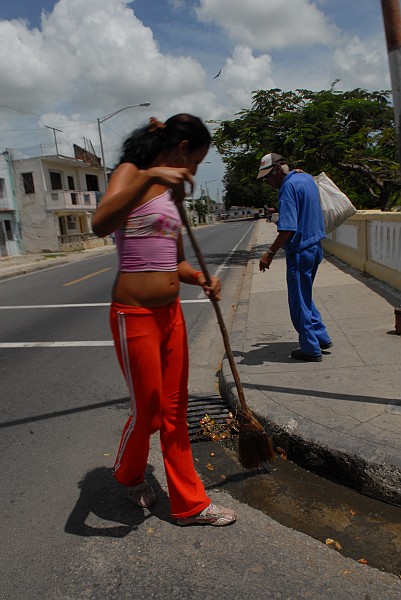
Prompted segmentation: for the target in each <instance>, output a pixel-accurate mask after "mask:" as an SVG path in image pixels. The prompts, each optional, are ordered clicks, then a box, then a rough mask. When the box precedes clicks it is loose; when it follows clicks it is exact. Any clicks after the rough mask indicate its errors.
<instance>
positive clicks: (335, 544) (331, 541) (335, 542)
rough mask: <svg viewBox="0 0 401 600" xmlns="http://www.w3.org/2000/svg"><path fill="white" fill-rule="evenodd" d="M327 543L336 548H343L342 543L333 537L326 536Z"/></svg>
mask: <svg viewBox="0 0 401 600" xmlns="http://www.w3.org/2000/svg"><path fill="white" fill-rule="evenodd" d="M326 545H327V546H330V548H335V549H336V550H342V546H341V544H340V543H339V542H337V541H336V540H332V539H331V538H326Z"/></svg>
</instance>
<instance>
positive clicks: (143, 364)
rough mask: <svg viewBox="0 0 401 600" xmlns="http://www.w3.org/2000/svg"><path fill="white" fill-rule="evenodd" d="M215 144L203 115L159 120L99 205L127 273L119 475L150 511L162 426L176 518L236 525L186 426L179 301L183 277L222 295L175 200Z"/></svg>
mask: <svg viewBox="0 0 401 600" xmlns="http://www.w3.org/2000/svg"><path fill="white" fill-rule="evenodd" d="M210 142H211V137H210V134H209V131H208V130H207V128H206V127H205V125H204V124H203V123H202V121H201V120H200V119H198V117H194V116H192V115H188V114H178V115H175V116H173V117H171V118H170V119H168V120H167V121H166V122H165V123H161V122H159V121H157V120H156V119H153V118H152V119H151V120H150V122H149V124H148V125H147V126H145V127H143V128H140V129H138V130H136V131H134V132H133V133H132V135H131V136H130V137H129V138H128V139H127V140H126V141H125V143H124V145H123V150H122V156H121V158H120V161H119V164H118V166H117V168H116V169H115V171H114V173H113V175H112V177H111V180H110V183H109V186H108V189H107V191H106V193H105V195H104V197H103V199H102V201H101V203H100V204H99V207H98V208H97V210H96V213H95V215H94V219H93V231H94V232H95V233H96V234H97V235H99V236H105V235H108V234H110V233H113V232H114V233H115V240H116V246H117V252H118V257H119V272H118V275H117V278H116V281H115V284H114V288H113V297H112V304H111V309H110V323H111V329H112V333H113V337H114V342H115V347H116V352H117V356H118V360H119V363H120V366H121V369H122V371H123V373H124V376H125V379H126V381H127V385H128V388H129V392H130V397H131V410H130V415H129V418H128V420H127V422H126V424H125V426H124V429H123V433H122V437H121V442H120V446H119V450H118V454H117V458H116V461H115V464H114V476H115V478H116V479H117V481H119V482H120V483H121V484H123V485H124V486H126V487H127V491H128V496H129V498H130V499H131V500H132V501H133V502H135V503H136V504H138V505H139V506H141V507H149V506H151V505H152V504H153V503H154V502H155V501H156V496H155V493H154V491H153V489H152V488H151V486H150V484H149V483H148V482H147V481H146V480H145V470H146V465H147V459H148V453H149V446H150V436H151V434H152V433H154V432H156V431H158V430H159V431H160V444H161V449H162V454H163V460H164V467H165V471H166V477H167V484H168V490H169V497H170V507H171V515H172V517H173V518H174V519H175V520H176V522H177V523H178V524H179V525H191V524H209V525H216V526H223V525H229V524H231V523H233V522H234V521H235V519H236V515H235V513H234V511H232V510H230V509H228V508H225V507H222V506H217V505H215V504H213V503H212V502H211V500H210V498H208V496H207V495H206V492H205V489H204V486H203V484H202V482H201V480H200V478H199V476H198V474H197V473H196V471H195V468H194V463H193V458H192V451H191V447H190V441H189V435H188V427H187V406H188V347H187V336H186V329H185V323H184V319H183V315H182V311H181V306H180V302H179V297H178V294H179V287H180V282H184V283H189V284H192V285H199V286H202V287H203V289H204V291H205V293H206V294H207V295H208V296H209V297H213V298H215V299H219V298H220V281H219V279H218V278H216V277H212V278H211V284H210V286H207V285H206V280H205V277H204V275H203V273H202V272H200V271H196V270H195V269H194V268H193V267H192V266H191V265H190V264H189V263H188V262H186V260H185V256H184V250H183V242H182V238H181V220H180V217H179V214H178V210H177V207H176V204H175V203H176V202H181V201H182V200H183V199H184V196H185V192H184V184H185V183H186V182H189V183H190V184H191V185H193V175H195V173H196V170H197V167H198V165H199V164H200V163H201V162H202V160H203V159H204V158H205V156H206V154H207V152H208V149H209V146H210Z"/></svg>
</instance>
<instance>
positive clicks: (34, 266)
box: [0, 245, 115, 281]
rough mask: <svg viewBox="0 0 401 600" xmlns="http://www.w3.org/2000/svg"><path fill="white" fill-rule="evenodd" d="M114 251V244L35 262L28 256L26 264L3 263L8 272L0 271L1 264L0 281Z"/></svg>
mask: <svg viewBox="0 0 401 600" xmlns="http://www.w3.org/2000/svg"><path fill="white" fill-rule="evenodd" d="M114 251H115V246H114V245H113V246H111V245H110V246H105V247H104V249H103V248H102V249H101V250H97V251H96V252H93V251H91V250H83V251H82V252H80V253H72V254H71V256H63V257H60V258H42V259H38V260H37V261H36V262H30V261H29V258H28V259H27V262H26V264H21V265H15V267H12V266H11V267H7V266H6V265H4V267H3V268H4V269H9V271H8V272H3V273H2V271H1V269H2V266H3V265H0V281H4V280H6V279H11V278H12V277H18V276H20V275H29V274H30V273H35V272H37V271H43V270H44V269H49V268H51V267H58V266H61V265H68V264H71V263H74V262H81V261H83V260H88V259H90V258H94V257H95V256H102V255H104V254H110V253H111V252H114ZM87 253H90V254H87Z"/></svg>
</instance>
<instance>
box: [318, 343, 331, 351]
mask: <svg viewBox="0 0 401 600" xmlns="http://www.w3.org/2000/svg"><path fill="white" fill-rule="evenodd" d="M332 347H333V342H327V343H326V344H320V349H321V350H328V349H329V348H332Z"/></svg>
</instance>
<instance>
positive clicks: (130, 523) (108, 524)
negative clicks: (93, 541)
mask: <svg viewBox="0 0 401 600" xmlns="http://www.w3.org/2000/svg"><path fill="white" fill-rule="evenodd" d="M153 471H154V468H153V467H152V466H151V465H148V470H147V473H146V479H147V480H148V481H149V483H150V484H151V485H152V487H153V489H154V490H155V492H156V495H157V497H158V502H157V504H156V505H155V507H152V509H151V510H148V509H142V508H140V507H139V506H136V505H134V504H132V502H131V501H130V500H129V499H128V497H127V496H126V494H125V491H124V487H123V486H122V485H120V484H119V483H118V482H117V481H116V480H115V479H114V477H113V473H112V470H111V469H109V468H106V467H99V468H97V469H93V471H89V472H88V473H87V474H86V475H85V477H84V478H83V479H82V480H81V481H80V482H79V483H78V487H79V489H80V496H79V498H78V500H77V503H76V504H75V506H74V508H73V510H72V512H71V514H70V516H69V517H68V520H67V523H66V525H65V528H64V531H65V532H66V533H70V534H72V535H79V536H83V537H91V536H101V537H114V538H123V537H125V536H126V535H128V534H129V533H131V531H135V530H136V529H137V528H138V527H139V525H141V524H143V523H144V522H145V521H146V520H147V519H148V518H149V517H150V516H152V515H154V516H156V517H158V518H159V519H161V520H163V521H172V520H171V518H170V514H169V508H170V505H169V500H168V496H167V494H166V493H165V492H164V491H163V490H162V488H161V487H160V485H159V483H158V482H157V480H156V479H155V478H154V476H153V474H152V473H153Z"/></svg>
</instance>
